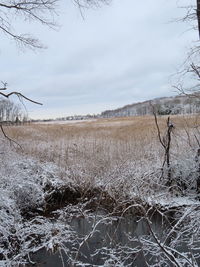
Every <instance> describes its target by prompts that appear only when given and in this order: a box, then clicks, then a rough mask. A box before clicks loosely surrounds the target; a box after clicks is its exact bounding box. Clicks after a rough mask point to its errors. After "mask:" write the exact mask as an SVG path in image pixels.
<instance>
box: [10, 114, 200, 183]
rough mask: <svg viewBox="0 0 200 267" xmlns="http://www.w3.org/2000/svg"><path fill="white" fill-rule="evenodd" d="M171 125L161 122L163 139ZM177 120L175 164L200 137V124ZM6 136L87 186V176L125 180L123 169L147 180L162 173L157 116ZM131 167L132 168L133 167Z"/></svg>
mask: <svg viewBox="0 0 200 267" xmlns="http://www.w3.org/2000/svg"><path fill="white" fill-rule="evenodd" d="M166 119H167V117H166V116H162V117H159V118H158V121H159V126H160V130H161V135H162V136H164V135H165V132H166ZM171 120H172V122H173V123H174V125H175V128H174V130H173V136H172V140H173V143H172V149H171V155H172V156H171V157H172V160H173V159H175V158H177V157H179V156H180V155H182V154H183V153H185V152H186V151H187V150H188V149H189V148H190V147H191V146H196V145H197V144H196V140H195V138H194V131H195V133H196V134H198V133H197V132H196V130H194V126H195V125H198V124H200V119H199V117H197V116H171ZM5 130H6V132H7V134H8V135H9V136H10V137H11V138H13V139H14V140H16V141H17V142H18V143H20V144H21V145H22V147H23V153H24V154H26V155H29V156H32V157H36V158H38V159H39V160H41V161H44V162H53V163H55V164H57V165H58V166H60V167H62V168H63V169H65V170H66V171H68V172H69V175H70V177H71V178H73V179H75V180H76V181H77V182H78V183H82V182H83V181H82V180H83V176H84V177H85V178H84V179H86V180H88V181H89V183H92V182H93V181H94V180H95V179H96V178H101V179H103V178H102V177H104V176H106V177H107V176H112V172H113V171H115V172H116V170H117V172H119V173H118V176H123V173H121V172H122V171H121V168H123V172H128V171H129V170H128V168H131V170H130V172H132V174H130V175H132V176H134V175H136V174H137V173H139V174H138V175H145V173H146V172H149V171H150V170H152V171H153V170H155V169H158V168H160V167H161V165H162V162H163V155H164V154H163V153H164V151H163V148H162V146H161V145H160V143H159V140H158V137H157V130H156V127H155V121H154V118H153V117H152V116H144V117H128V118H127V117H126V118H112V119H98V120H95V121H86V122H78V123H67V124H64V123H63V124H31V125H27V126H15V127H13V126H9V127H7V128H6V129H5ZM188 136H189V137H190V140H189V141H188ZM127 162H128V164H129V166H130V165H131V167H127V165H126V164H127ZM128 175H129V174H128ZM126 176H127V175H126ZM84 182H85V180H84Z"/></svg>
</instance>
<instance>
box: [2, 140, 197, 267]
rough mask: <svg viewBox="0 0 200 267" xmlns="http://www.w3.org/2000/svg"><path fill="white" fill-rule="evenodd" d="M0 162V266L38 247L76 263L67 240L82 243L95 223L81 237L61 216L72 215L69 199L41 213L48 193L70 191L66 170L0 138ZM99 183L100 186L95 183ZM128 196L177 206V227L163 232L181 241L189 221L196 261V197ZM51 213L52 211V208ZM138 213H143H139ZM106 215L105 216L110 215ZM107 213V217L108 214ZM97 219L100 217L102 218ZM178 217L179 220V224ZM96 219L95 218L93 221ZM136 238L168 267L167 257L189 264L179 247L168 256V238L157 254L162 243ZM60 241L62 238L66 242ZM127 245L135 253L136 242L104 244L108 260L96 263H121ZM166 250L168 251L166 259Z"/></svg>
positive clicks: (170, 247) (24, 258) (152, 203)
mask: <svg viewBox="0 0 200 267" xmlns="http://www.w3.org/2000/svg"><path fill="white" fill-rule="evenodd" d="M0 163H1V164H0V173H1V180H0V266H18V265H19V264H21V265H22V264H25V263H29V264H31V255H32V253H34V252H37V251H39V250H41V249H42V248H46V249H48V250H52V251H59V250H62V253H66V254H67V255H68V260H70V261H71V262H73V261H74V262H76V261H77V253H78V251H77V250H76V253H74V251H69V244H71V245H70V246H71V247H74V248H75V247H76V248H77V247H80V246H81V244H82V242H85V241H84V240H85V239H86V240H87V239H88V238H91V236H92V235H93V234H94V233H95V231H96V229H95V228H96V224H94V229H93V230H94V231H93V232H92V231H91V233H87V235H86V236H84V237H83V238H82V239H81V240H82V241H81V240H79V239H78V237H77V235H76V233H75V232H74V231H73V229H72V228H71V226H70V224H68V223H67V222H66V219H65V218H66V216H67V217H68V218H69V217H70V216H72V215H73V214H74V211H73V212H72V206H71V204H70V205H69V207H71V208H69V209H66V207H67V206H65V207H62V208H61V209H60V211H59V210H58V211H59V214H60V215H59V216H56V217H54V216H53V217H52V215H50V214H49V213H45V212H46V208H47V206H46V204H47V203H46V200H47V199H49V197H51V196H52V197H53V193H55V191H56V190H57V191H59V190H61V191H62V190H63V188H65V187H66V186H67V187H69V188H72V190H73V188H76V187H77V184H76V183H75V181H73V180H72V179H71V177H70V176H68V174H69V173H68V172H64V170H62V169H61V168H60V167H58V166H56V165H55V164H53V163H44V162H40V161H39V160H37V159H35V158H31V157H30V156H27V155H23V154H22V153H21V152H20V151H16V150H15V149H14V148H13V147H12V146H10V145H9V144H8V143H7V141H6V142H5V140H1V154H0ZM123 179H124V177H123ZM120 181H121V180H119V181H118V182H117V181H115V186H116V188H115V190H118V188H119V184H120ZM96 186H97V185H96ZM100 186H101V187H102V184H101V183H100ZM51 189H52V190H51ZM104 189H105V190H107V192H108V193H109V194H110V193H111V192H112V191H113V190H114V187H112V186H105V187H104ZM109 190H110V191H109ZM57 191H56V192H57ZM137 192H138V193H139V192H142V191H140V190H138V191H137ZM48 194H49V195H48ZM129 197H130V198H132V203H131V204H130V208H131V205H132V207H133V206H134V207H136V208H138V207H139V206H140V205H144V207H145V205H147V204H148V205H150V206H154V208H156V209H157V208H159V210H165V211H166V210H169V209H174V208H177V207H178V210H179V211H178V212H179V213H181V215H180V214H179V216H178V215H177V216H178V217H177V226H176V228H174V227H173V226H172V228H171V229H170V230H169V231H168V235H170V236H171V234H172V233H170V231H172V232H173V234H174V233H176V234H177V233H179V234H180V236H179V237H176V244H178V243H179V242H182V241H183V240H182V239H181V229H183V232H184V233H185V232H187V231H188V228H187V226H189V225H190V227H191V225H193V229H194V230H195V238H194V235H193V232H192V231H191V233H190V235H191V238H188V239H187V242H191V240H193V243H191V244H190V246H191V248H192V249H193V248H194V251H195V252H194V255H193V256H194V259H193V263H194V265H192V266H197V265H195V264H196V263H195V258H196V259H197V258H198V257H197V255H199V254H198V253H199V252H198V250H197V249H196V250H195V248H196V246H197V245H196V244H197V243H198V242H197V240H198V239H197V236H198V235H199V234H198V233H199V232H198V231H199V221H198V218H200V216H199V201H198V200H196V199H195V198H194V195H193V196H190V197H188V196H187V197H186V196H185V197H180V196H178V197H176V196H174V195H172V194H170V193H169V192H167V191H164V190H163V194H160V196H158V195H157V196H156V194H154V195H152V196H151V195H148V196H147V195H140V196H139V195H137V196H136V195H134V194H133V195H132V196H131V195H130V196H129ZM134 198H135V199H138V198H140V201H139V202H138V200H137V201H136V202H134ZM88 200H89V199H88ZM124 200H125V199H124ZM126 200H127V199H126ZM120 201H122V199H121V198H119V203H118V204H120ZM80 202H81V199H80ZM79 204H80V203H77V204H75V205H74V209H75V210H76V214H78V213H79V215H78V216H80V215H81V214H82V215H81V216H83V214H85V211H84V205H83V206H79ZM76 207H77V208H76ZM80 207H81V208H80ZM125 207H126V208H124V210H125V209H127V210H128V209H129V207H128V208H127V206H126V205H125ZM180 207H182V212H181V211H180ZM80 209H82V210H80ZM78 210H79V212H78ZM53 212H54V213H55V212H56V210H55V211H53ZM52 214H53V213H52ZM141 215H142V216H144V214H141ZM85 216H89V215H85ZM108 216H109V217H110V215H108ZM132 216H133V215H132ZM105 218H106V217H105ZM110 218H112V216H111V217H110ZM133 218H135V217H133ZM99 220H103V217H101V219H99ZM103 221H104V220H103ZM108 221H109V220H108ZM179 221H181V222H180V223H179ZM185 221H186V223H187V224H186V225H185V224H184V222H185ZM96 223H98V221H97V222H96ZM180 225H181V227H182V228H181V227H180ZM177 229H178V230H177ZM88 234H89V236H88ZM130 238H131V237H130ZM140 238H141V240H140V241H141V243H142V244H143V250H144V251H145V253H146V254H148V253H153V254H155V253H160V256H162V261H163V263H165V264H167V262H168V263H169V265H168V266H171V265H170V264H171V263H172V262H173V261H174V262H177V264H179V265H177V266H189V265H187V261H186V260H185V257H189V258H188V259H189V261H190V262H191V255H190V254H191V252H185V253H184V254H181V253H180V255H179V254H178V255H177V256H176V258H175V259H174V258H173V257H175V256H174V255H173V253H175V254H176V253H177V247H176V244H175V241H174V240H173V242H174V243H173V242H172V244H170V245H169V244H168V243H167V244H166V245H165V244H163V245H162V246H163V248H164V250H166V251H165V253H163V248H161V249H160V250H159V246H160V244H159V243H158V242H157V241H155V240H154V241H152V240H151V241H150V240H149V238H148V237H145V236H144V237H142V236H141V237H140ZM184 238H185V237H184ZM66 240H67V242H68V245H67V246H66ZM180 240H181V241H180ZM149 242H150V243H149ZM184 242H186V241H184ZM104 249H106V248H105V247H104V248H102V251H103V250H104ZM129 250H130V251H129ZM131 250H133V251H135V253H136V254H137V253H139V251H141V250H140V249H139V248H138V247H137V249H136V248H126V250H125V251H124V248H122V247H120V248H118V250H115V251H114V250H113V249H112V250H110V249H109V248H107V249H106V251H107V253H110V256H111V259H110V264H111V265H109V264H108V262H109V261H108V259H107V260H105V265H102V266H114V265H112V264H117V263H116V262H118V263H119V264H118V265H115V266H126V265H124V264H123V262H126V261H125V259H124V258H123V257H124V256H123V255H124V253H125V252H127V251H129V254H128V255H129V257H131ZM173 250H174V252H173ZM156 251H157V252H156ZM192 251H193V250H192ZM120 253H121V254H120ZM168 253H169V254H170V255H171V256H170V258H169V255H168ZM188 253H189V254H188ZM195 253H196V254H195ZM188 255H189V256H188ZM117 256H119V258H117ZM126 256H127V255H126ZM154 256H155V255H154ZM160 256H159V257H160ZM114 259H115V260H114ZM120 260H121V264H120ZM106 262H107V263H106ZM68 264H69V262H68V263H66V265H64V266H69V265H68ZM79 264H80V265H78V264H77V265H75V266H87V265H86V264H84V263H80V262H79ZM60 266H62V265H60ZM99 266H100V265H99ZM165 266H167V265H165Z"/></svg>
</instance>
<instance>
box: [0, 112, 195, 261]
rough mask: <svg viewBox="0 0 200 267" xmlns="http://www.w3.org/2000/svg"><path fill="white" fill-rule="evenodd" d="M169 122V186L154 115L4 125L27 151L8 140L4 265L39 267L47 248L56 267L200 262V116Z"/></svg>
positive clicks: (0, 241) (162, 122) (0, 255)
mask: <svg viewBox="0 0 200 267" xmlns="http://www.w3.org/2000/svg"><path fill="white" fill-rule="evenodd" d="M166 119H167V117H165V116H164V117H163V116H162V117H158V123H159V127H160V131H161V136H162V138H163V141H164V139H165V135H166V129H167V127H166ZM171 120H172V122H173V124H174V128H173V131H172V136H171V137H172V140H171V148H170V170H171V179H172V182H171V184H170V186H166V182H167V179H168V166H166V165H163V160H164V150H163V148H162V146H161V145H160V142H159V139H158V136H157V131H156V126H155V121H154V118H153V117H152V116H149V117H148V116H146V117H134V118H123V119H122V118H120V119H108V120H105V119H104V120H103V119H99V120H96V121H91V122H80V123H76V124H73V123H71V124H70V123H68V124H57V125H56V124H49V125H48V124H45V125H42V124H31V125H26V126H7V127H5V131H6V132H7V134H9V136H10V137H11V138H12V139H14V140H16V141H17V142H18V143H20V145H21V146H22V149H20V148H19V146H17V145H16V144H15V143H13V144H12V143H11V145H10V142H9V141H6V142H8V143H6V142H5V139H1V151H0V152H1V159H0V160H1V165H0V166H1V167H0V168H1V170H0V171H1V187H0V188H1V189H0V190H1V193H0V197H1V202H0V203H1V204H0V205H1V208H0V212H1V216H0V220H1V223H0V229H1V230H0V233H1V238H0V247H1V251H0V264H1V266H23V265H24V266H26V264H29V265H27V266H31V265H32V264H33V262H34V253H35V252H37V251H41V250H42V249H43V248H45V249H46V250H48V251H51V252H52V253H56V254H58V255H60V262H59V264H60V265H58V266H92V264H94V263H95V264H96V263H97V262H98V264H97V266H140V264H141V262H140V261H139V260H140V259H141V258H142V264H143V265H144V266H145V265H146V266H198V265H199V256H200V251H199V238H200V236H199V233H200V231H199V230H200V229H199V184H198V179H199V175H200V172H199V154H198V148H199V117H198V116H194V115H192V116H185V117H182V116H172V117H171ZM157 217H158V222H157V219H155V218H157ZM76 218H77V220H82V223H83V222H84V220H85V221H87V222H88V223H87V224H89V225H88V226H87V228H85V229H86V231H85V232H84V233H82V234H81V235H80V234H78V231H77V229H76V228H74V219H76ZM126 221H127V222H129V224H131V225H132V224H133V223H134V225H133V226H131V227H130V229H129V226H128V225H129V224H127V225H126V224H125V225H124V226H123V227H122V226H121V225H123V224H124V223H125V222H126ZM134 227H135V228H134ZM141 227H142V229H143V230H142V231H141V230H140V228H141ZM102 229H103V230H102ZM119 229H121V232H122V233H123V232H124V238H123V240H117V241H116V239H115V238H114V236H116V234H117V233H118V230H119ZM133 229H135V230H134V231H133ZM101 231H102V232H101ZM99 232H100V233H101V236H102V233H105V236H103V237H102V238H101V239H103V241H102V240H101V243H100V244H101V245H100V246H99V247H96V248H95V249H93V250H91V251H90V252H87V253H90V255H89V256H90V257H89V259H88V255H85V256H84V253H85V251H86V247H87V246H89V247H90V246H91V244H90V242H91V240H93V238H95V237H96V236H98V233H99ZM97 259H98V261H97ZM95 264H94V265H95Z"/></svg>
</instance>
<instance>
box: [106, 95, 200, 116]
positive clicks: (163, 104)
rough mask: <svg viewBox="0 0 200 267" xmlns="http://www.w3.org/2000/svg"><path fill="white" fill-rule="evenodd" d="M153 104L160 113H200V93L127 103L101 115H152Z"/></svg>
mask: <svg viewBox="0 0 200 267" xmlns="http://www.w3.org/2000/svg"><path fill="white" fill-rule="evenodd" d="M152 105H153V106H154V107H155V109H156V111H157V113H158V114H159V115H169V114H192V113H200V94H199V97H194V96H193V95H178V96H174V97H162V98H155V99H153V100H148V101H144V102H138V103H134V104H130V105H126V106H124V107H121V108H118V109H114V110H106V111H103V112H102V113H101V117H104V118H109V117H127V116H141V115H150V114H152Z"/></svg>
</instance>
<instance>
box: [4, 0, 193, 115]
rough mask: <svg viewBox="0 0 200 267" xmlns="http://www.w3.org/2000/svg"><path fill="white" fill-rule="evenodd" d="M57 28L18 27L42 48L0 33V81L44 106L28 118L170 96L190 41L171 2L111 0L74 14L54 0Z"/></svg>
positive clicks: (93, 110) (109, 107) (191, 37)
mask: <svg viewBox="0 0 200 267" xmlns="http://www.w3.org/2000/svg"><path fill="white" fill-rule="evenodd" d="M61 10H62V11H61V15H60V17H59V23H60V24H61V25H62V26H61V28H60V30H59V31H58V32H57V31H51V30H48V29H47V28H43V27H39V26H38V25H37V28H34V27H36V25H32V26H29V25H24V24H20V25H18V26H20V27H21V28H23V31H26V30H29V29H30V27H31V30H32V31H33V32H34V33H35V34H36V35H37V36H38V37H39V38H41V40H42V41H43V42H44V43H45V44H48V46H49V48H48V49H47V50H44V51H39V52H36V53H33V52H31V51H27V52H26V53H21V52H19V51H18V50H17V49H16V47H15V45H13V44H12V43H10V41H9V40H8V39H6V38H5V37H3V39H2V40H3V41H2V42H1V44H0V62H1V64H0V71H1V77H0V80H5V81H7V82H8V83H9V85H10V87H11V89H13V90H18V89H19V90H21V91H22V93H24V94H26V95H27V96H29V97H32V98H34V99H36V100H40V101H42V102H43V103H44V106H43V107H34V106H32V105H31V106H30V105H29V104H28V105H27V107H28V109H29V108H30V116H32V117H46V118H47V117H48V116H49V117H58V114H59V116H62V115H68V114H75V113H76V114H77V113H84V114H85V113H95V112H100V111H101V110H102V111H103V109H111V108H114V107H119V106H121V105H125V104H129V103H132V102H136V101H141V100H142V99H144V100H145V99H147V98H152V97H160V96H164V95H170V94H172V89H171V87H170V83H169V77H170V75H171V74H173V73H174V72H175V71H176V68H177V67H178V65H179V64H181V63H182V60H183V58H184V56H185V53H186V50H187V49H186V48H187V46H188V45H189V44H190V43H191V40H194V39H195V33H194V32H186V33H184V31H185V30H186V25H184V24H183V23H175V22H174V23H169V21H170V20H171V19H173V18H174V17H180V16H182V14H183V10H182V9H178V8H177V6H176V2H175V1H174V0H146V1H133V0H126V1H122V0H113V2H112V4H111V5H110V6H104V7H102V8H101V9H97V10H86V11H85V13H84V14H85V19H84V20H83V19H82V18H81V16H80V14H79V11H78V10H77V9H75V7H74V6H73V5H72V4H71V5H70V3H69V2H68V3H67V4H66V2H65V1H63V2H62V7H61ZM34 110H35V111H34Z"/></svg>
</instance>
